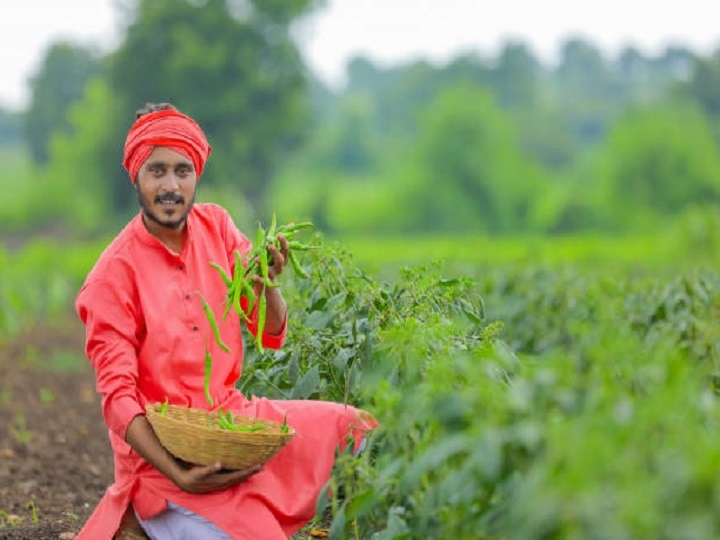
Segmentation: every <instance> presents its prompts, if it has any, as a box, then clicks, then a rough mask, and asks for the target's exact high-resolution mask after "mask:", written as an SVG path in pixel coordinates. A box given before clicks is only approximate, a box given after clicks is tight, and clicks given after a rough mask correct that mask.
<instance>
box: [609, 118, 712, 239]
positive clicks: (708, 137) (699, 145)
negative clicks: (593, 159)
mask: <svg viewBox="0 0 720 540" xmlns="http://www.w3.org/2000/svg"><path fill="white" fill-rule="evenodd" d="M678 126H682V129H679V127H678ZM715 148H716V146H715V141H714V139H713V135H712V132H711V130H710V128H709V125H708V122H707V120H706V118H705V117H704V116H702V115H701V114H700V113H699V111H698V110H697V108H696V107H694V106H692V105H687V104H685V105H683V104H676V106H675V107H673V108H670V107H665V108H662V109H653V110H640V111H634V112H631V113H629V114H628V115H627V116H625V117H624V118H623V119H622V121H620V122H619V123H618V124H617V125H616V127H615V128H614V129H613V131H612V133H611V134H610V137H609V139H608V143H607V146H606V147H605V149H604V154H603V157H602V158H601V159H602V161H601V167H602V169H601V170H602V172H601V180H600V182H601V184H600V185H602V186H604V188H605V190H606V191H605V197H606V199H605V206H604V207H605V208H606V209H607V210H608V212H611V209H612V212H611V216H612V217H611V218H610V219H611V220H612V221H614V222H615V223H617V224H619V225H620V226H621V227H624V228H627V227H633V226H636V227H637V226H639V225H642V224H643V222H647V221H650V222H652V223H656V222H657V218H662V217H666V216H673V215H678V214H679V213H680V212H682V210H684V209H685V208H686V207H688V206H689V205H692V204H700V203H707V202H711V201H717V200H718V194H719V191H720V189H719V188H718V184H717V178H718V176H720V160H719V159H718V157H717V153H716V151H715ZM652 218H654V219H652Z"/></svg>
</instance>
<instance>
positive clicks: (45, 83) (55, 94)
mask: <svg viewBox="0 0 720 540" xmlns="http://www.w3.org/2000/svg"><path fill="white" fill-rule="evenodd" d="M99 71H100V62H99V60H98V58H97V56H96V55H95V53H94V52H93V51H92V50H90V49H88V48H85V47H82V46H79V45H76V44H73V43H62V42H60V43H54V44H52V45H51V46H50V47H49V48H48V50H47V52H46V53H45V56H44V59H43V63H42V66H41V67H40V70H39V71H38V73H37V74H35V76H34V77H33V78H32V80H31V84H30V86H31V89H32V97H31V103H30V107H29V108H28V110H27V112H26V113H25V133H26V137H25V140H26V141H27V144H28V147H29V149H30V154H31V156H32V158H33V160H34V161H35V162H36V163H40V164H44V163H47V161H48V159H49V158H50V140H51V138H52V137H53V135H55V134H57V133H65V134H68V133H72V126H71V122H70V118H69V115H68V112H69V110H70V107H71V106H72V105H73V104H75V103H77V102H79V101H80V100H81V99H82V97H83V94H84V92H85V85H86V84H87V82H88V81H89V80H91V79H92V78H93V77H95V76H96V75H97V74H98V73H99Z"/></svg>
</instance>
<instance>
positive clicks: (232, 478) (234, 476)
mask: <svg viewBox="0 0 720 540" xmlns="http://www.w3.org/2000/svg"><path fill="white" fill-rule="evenodd" d="M262 469H263V466H262V465H253V466H252V467H247V468H245V469H239V470H237V471H232V472H227V473H224V474H223V481H224V483H225V485H226V486H232V485H234V484H238V483H240V482H244V481H245V480H247V479H248V478H250V477H251V476H253V475H254V474H257V473H259V472H260V471H262Z"/></svg>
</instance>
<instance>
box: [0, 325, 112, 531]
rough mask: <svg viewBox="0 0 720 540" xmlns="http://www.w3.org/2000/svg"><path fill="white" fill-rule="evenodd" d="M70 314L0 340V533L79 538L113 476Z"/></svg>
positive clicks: (78, 332)
mask: <svg viewBox="0 0 720 540" xmlns="http://www.w3.org/2000/svg"><path fill="white" fill-rule="evenodd" d="M83 340H84V330H83V328H82V325H81V324H80V322H79V321H78V320H77V319H76V318H75V317H74V316H73V315H72V314H69V315H68V316H67V317H66V318H63V320H62V321H59V322H58V323H54V324H53V325H37V326H35V327H33V328H31V329H28V330H27V331H25V332H23V333H21V334H20V335H19V336H16V337H14V338H12V339H11V340H9V341H5V342H2V341H0V418H2V421H1V422H0V539H28V540H42V539H46V538H48V539H50V538H52V539H65V540H67V539H71V538H74V537H75V535H76V533H77V532H78V531H79V530H80V528H81V527H82V525H83V523H84V522H85V520H86V519H87V518H88V517H89V516H90V514H91V512H92V510H93V509H94V508H95V506H96V505H97V503H98V501H99V500H100V498H101V497H102V495H103V493H104V492H105V490H106V489H107V487H108V486H109V485H110V484H111V482H112V478H113V465H112V454H111V451H110V443H109V440H108V435H107V428H106V427H105V424H104V422H103V419H102V415H101V412H100V401H99V397H98V395H97V394H96V392H95V380H94V374H93V371H92V368H91V366H90V364H89V362H88V361H87V360H85V357H84V352H83Z"/></svg>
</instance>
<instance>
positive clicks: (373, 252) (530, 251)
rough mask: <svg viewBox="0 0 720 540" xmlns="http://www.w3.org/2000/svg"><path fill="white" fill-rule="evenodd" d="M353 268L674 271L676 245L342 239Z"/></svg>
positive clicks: (581, 238) (655, 241) (653, 240)
mask: <svg viewBox="0 0 720 540" xmlns="http://www.w3.org/2000/svg"><path fill="white" fill-rule="evenodd" d="M334 240H335V241H337V242H338V243H340V244H342V245H344V246H345V247H346V248H347V249H348V251H349V252H350V253H352V254H353V257H354V259H355V261H356V262H357V264H358V265H359V266H361V267H365V268H370V269H387V268H390V267H396V268H397V267H399V266H405V265H411V266H412V265H416V264H420V263H423V262H426V261H427V260H429V259H439V260H444V261H446V262H447V263H449V264H450V265H451V266H453V267H456V268H460V269H463V268H475V269H479V268H484V267H491V266H504V265H521V264H524V265H527V264H531V265H569V264H572V265H574V266H578V267H581V268H594V267H597V266H598V265H602V266H604V267H607V265H608V264H610V265H614V266H617V267H621V268H628V267H637V266H638V265H640V264H642V265H643V266H645V267H653V268H658V267H664V266H668V265H673V266H676V265H677V264H678V261H679V258H678V256H677V246H676V245H675V244H674V243H673V242H667V241H663V237H661V236H659V235H658V236H650V235H648V236H627V237H613V236H600V235H587V234H583V235H571V236H563V237H534V236H518V237H511V238H507V237H505V238H490V237H487V236H468V237H461V236H429V237H397V236H395V237H342V238H336V239H334Z"/></svg>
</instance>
